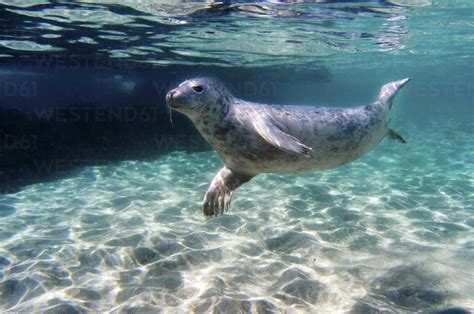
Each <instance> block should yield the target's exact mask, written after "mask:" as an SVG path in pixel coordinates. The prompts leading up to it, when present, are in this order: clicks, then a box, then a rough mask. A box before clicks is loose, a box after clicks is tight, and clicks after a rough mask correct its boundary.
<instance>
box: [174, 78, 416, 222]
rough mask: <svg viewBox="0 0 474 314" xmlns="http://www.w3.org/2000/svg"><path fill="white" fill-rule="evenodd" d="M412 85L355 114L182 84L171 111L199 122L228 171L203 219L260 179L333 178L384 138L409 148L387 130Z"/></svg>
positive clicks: (207, 83) (388, 88)
mask: <svg viewBox="0 0 474 314" xmlns="http://www.w3.org/2000/svg"><path fill="white" fill-rule="evenodd" d="M409 80H410V79H409V78H407V79H403V80H399V81H396V82H391V83H388V84H385V85H384V86H383V87H382V89H381V91H380V94H379V97H378V99H377V100H376V101H375V102H374V103H372V104H370V105H367V106H361V107H354V108H324V107H309V106H307V107H306V106H283V105H266V104H257V103H252V102H248V101H245V100H241V99H238V98H235V97H233V96H232V95H231V94H230V93H229V91H228V90H227V89H226V88H225V87H224V86H223V85H222V84H220V83H219V82H217V81H216V80H213V79H210V78H196V79H192V80H187V81H185V82H183V83H181V84H180V85H179V86H178V87H177V88H175V89H173V90H171V91H170V92H168V94H167V95H166V101H167V103H168V105H169V106H170V107H171V108H172V109H174V110H176V111H179V112H181V113H183V114H185V115H187V116H188V117H189V118H190V119H191V120H192V121H193V123H194V124H195V126H196V127H197V129H198V130H199V132H200V133H201V134H202V136H204V138H205V139H206V140H207V141H208V142H209V144H211V146H212V147H213V148H214V149H215V150H216V151H217V153H218V154H219V155H220V157H221V158H222V160H223V161H224V165H225V166H224V168H222V169H221V170H220V171H219V173H218V174H217V175H216V176H215V178H214V179H213V180H212V183H211V185H210V187H209V190H208V191H207V193H206V195H205V197H204V213H205V214H206V215H217V214H219V213H223V212H224V211H226V210H227V209H228V208H229V206H230V201H231V197H232V192H233V191H234V190H235V189H236V188H238V187H239V186H240V185H242V184H243V183H245V182H247V181H249V180H250V179H251V178H253V177H254V176H256V175H257V174H259V173H269V172H273V173H302V172H310V171H319V170H327V169H331V168H336V167H339V166H341V165H344V164H346V163H348V162H351V161H353V160H355V159H357V158H359V157H360V156H362V155H364V154H365V153H367V152H369V151H370V150H371V149H372V148H373V147H374V146H375V145H377V144H378V143H379V142H380V141H381V140H382V139H383V138H384V137H385V136H388V137H390V138H394V139H397V140H399V141H401V142H404V140H403V138H402V137H401V136H400V135H398V134H397V133H395V132H394V131H393V130H390V129H389V127H388V122H389V112H390V108H391V106H392V101H393V98H394V97H395V95H396V93H397V91H398V90H399V89H400V88H401V87H403V86H404V85H405V84H406V83H407V82H408V81H409Z"/></svg>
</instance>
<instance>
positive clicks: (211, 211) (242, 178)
mask: <svg viewBox="0 0 474 314" xmlns="http://www.w3.org/2000/svg"><path fill="white" fill-rule="evenodd" d="M252 178H253V176H250V175H244V174H240V173H236V172H233V171H232V170H230V169H229V168H227V167H224V168H222V169H221V170H220V171H219V172H218V173H217V174H216V176H215V177H214V179H212V182H211V185H210V186H209V189H208V190H207V193H206V195H205V196H204V205H203V210H204V214H205V215H206V216H212V215H219V214H222V213H224V212H226V211H227V210H228V209H229V206H230V201H231V197H232V192H234V190H235V189H237V188H238V187H239V186H241V185H242V184H244V183H245V182H247V181H249V180H250V179H252Z"/></svg>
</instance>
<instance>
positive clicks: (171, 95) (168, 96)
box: [166, 91, 174, 100]
mask: <svg viewBox="0 0 474 314" xmlns="http://www.w3.org/2000/svg"><path fill="white" fill-rule="evenodd" d="M173 96H174V91H170V92H168V94H166V100H170V99H171V98H173Z"/></svg>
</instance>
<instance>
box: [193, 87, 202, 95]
mask: <svg viewBox="0 0 474 314" xmlns="http://www.w3.org/2000/svg"><path fill="white" fill-rule="evenodd" d="M193 89H194V91H195V92H196V93H199V94H201V93H202V91H203V88H202V86H201V85H194V86H193Z"/></svg>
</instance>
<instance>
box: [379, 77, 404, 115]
mask: <svg viewBox="0 0 474 314" xmlns="http://www.w3.org/2000/svg"><path fill="white" fill-rule="evenodd" d="M410 80H411V78H406V79H403V80H399V81H395V82H391V83H387V84H385V85H384V86H382V89H381V90H380V93H379V97H378V98H377V101H376V103H381V104H384V105H388V106H389V108H392V100H393V98H394V97H395V95H397V92H398V91H399V90H400V88H402V87H403V86H405V84H406V83H408V82H409V81H410Z"/></svg>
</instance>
